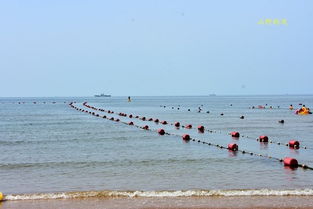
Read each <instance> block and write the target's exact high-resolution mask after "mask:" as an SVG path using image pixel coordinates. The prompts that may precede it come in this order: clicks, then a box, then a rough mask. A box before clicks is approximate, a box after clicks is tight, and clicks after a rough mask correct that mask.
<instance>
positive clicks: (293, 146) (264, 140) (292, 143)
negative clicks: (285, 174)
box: [83, 102, 312, 149]
mask: <svg viewBox="0 0 313 209" xmlns="http://www.w3.org/2000/svg"><path fill="white" fill-rule="evenodd" d="M83 106H85V107H87V108H89V109H92V110H95V111H101V112H107V113H109V114H117V115H119V116H124V117H127V114H126V113H115V112H114V111H112V110H108V111H106V110H104V109H101V108H97V107H94V106H91V105H89V104H88V103H87V102H84V103H83ZM128 117H129V118H132V117H135V118H136V119H140V120H142V121H146V120H147V121H154V122H156V123H161V124H163V125H172V126H175V127H176V128H180V127H182V128H186V129H194V130H198V131H199V132H200V133H204V132H205V131H206V132H208V133H218V134H223V132H222V131H217V130H210V129H205V128H204V126H202V125H199V126H198V127H193V126H192V124H187V125H181V124H180V123H179V122H175V123H169V122H167V121H166V120H159V119H153V118H149V119H148V118H147V117H145V116H143V117H140V116H138V115H137V116H133V115H132V114H129V115H128ZM233 133H234V132H231V133H227V135H231V136H232V137H233V138H239V137H241V138H243V139H250V140H253V141H259V142H262V143H270V144H276V145H279V146H286V147H289V148H291V149H300V148H303V149H312V148H308V147H307V146H300V142H299V141H297V140H294V139H292V140H290V141H289V142H288V143H284V142H279V141H274V140H269V137H268V136H259V137H257V138H255V137H250V136H247V135H241V134H240V133H239V132H236V134H235V135H234V134H233Z"/></svg>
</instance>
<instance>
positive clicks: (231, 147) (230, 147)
mask: <svg viewBox="0 0 313 209" xmlns="http://www.w3.org/2000/svg"><path fill="white" fill-rule="evenodd" d="M228 149H229V150H232V151H237V150H238V145H237V144H228Z"/></svg>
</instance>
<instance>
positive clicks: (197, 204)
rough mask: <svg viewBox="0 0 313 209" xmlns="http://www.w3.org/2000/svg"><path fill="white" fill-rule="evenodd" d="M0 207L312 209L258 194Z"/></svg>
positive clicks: (303, 199) (293, 199) (304, 201)
mask: <svg viewBox="0 0 313 209" xmlns="http://www.w3.org/2000/svg"><path fill="white" fill-rule="evenodd" d="M0 208H1V209H5V208H12V209H29V208H43V209H52V208H64V209H65V208H66V209H71V208H75V209H85V208H95V209H100V208H107V209H116V208H123V209H132V208H140V209H160V208H164V209H178V208H184V209H187V208H197V209H204V208H210V209H213V208H214V209H215V208H216V209H217V208H218V209H222V208H231V209H239V208H257V209H258V208H266V209H267V208H284V209H287V208H288V209H289V208H301V209H308V208H312V209H313V198H312V196H300V197H299V196H255V197H243V196H242V197H201V198H200V197H179V198H178V197H173V198H170V197H163V198H162V197H159V198H156V197H153V198H141V197H140V198H86V199H55V200H51V199H50V200H18V201H5V202H2V203H0Z"/></svg>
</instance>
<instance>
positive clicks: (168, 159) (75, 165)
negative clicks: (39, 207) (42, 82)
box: [0, 95, 313, 200]
mask: <svg viewBox="0 0 313 209" xmlns="http://www.w3.org/2000/svg"><path fill="white" fill-rule="evenodd" d="M84 102H87V103H85V104H88V105H89V106H92V107H95V108H96V110H94V109H91V108H88V107H86V106H84V105H83V103H84ZM70 104H72V105H74V106H75V107H77V109H81V110H88V111H91V112H95V115H92V114H89V113H87V112H83V111H79V110H76V109H75V108H72V107H71V106H70ZM291 104H292V105H293V107H294V110H290V109H289V106H290V105H291ZM259 105H261V106H262V107H264V108H259V107H258V106H259ZM302 105H305V106H306V107H311V108H313V96H312V95H275V96H268V95H262V96H219V95H217V96H166V97H165V96H162V97H161V96H160V97H157V96H155V97H152V96H151V97H148V96H145V97H143V96H142V97H139V96H138V97H135V96H134V97H131V102H128V100H127V97H115V96H112V97H99V98H95V97H51V98H50V97H34V98H30V97H28V98H0V149H1V151H0V153H1V154H0V192H2V193H3V194H4V195H5V199H6V200H25V199H49V198H51V199H54V198H75V197H94V196H96V197H99V196H104V197H105V196H112V197H115V196H125V197H140V196H143V197H185V196H254V195H313V170H311V169H304V168H302V167H298V168H290V167H288V166H284V164H283V163H282V162H280V161H279V160H277V159H284V158H285V157H291V158H295V159H296V160H297V161H298V163H299V164H300V165H302V164H305V165H307V166H309V167H313V137H312V136H313V115H297V114H295V110H296V109H297V108H300V107H302ZM253 107H254V108H253ZM99 109H103V110H105V111H108V110H110V111H113V112H114V113H107V112H103V111H99ZM199 110H200V111H199ZM118 113H125V114H127V116H126V117H124V116H120V115H118ZM96 114H99V117H97V116H96ZM129 114H132V115H133V116H134V117H133V118H129ZM103 115H106V116H107V118H111V117H114V119H116V118H118V119H120V121H119V122H117V121H112V120H109V119H105V118H103V117H102V116H103ZM135 116H138V117H139V118H136V117H135ZM241 116H244V119H241V118H240V117H241ZM142 117H146V120H142ZM149 118H152V119H153V120H154V119H156V118H157V119H159V120H160V121H164V120H165V121H167V122H168V124H166V125H163V124H161V123H155V122H154V121H148V119H149ZM280 120H284V123H279V121H280ZM130 121H132V122H133V123H134V124H135V125H133V126H132V125H128V123H129V122H130ZM175 122H179V123H180V127H175V126H174V125H173V124H174V123H175ZM187 124H192V126H193V127H194V128H193V129H186V128H184V127H182V126H185V125H187ZM144 125H148V127H149V128H148V129H149V130H144V129H142V128H141V127H143V126H144ZM199 125H202V126H204V128H205V131H204V132H203V133H201V132H199V131H197V129H196V127H197V126H199ZM160 128H162V129H164V130H165V132H166V133H168V134H165V135H159V134H158V132H157V130H158V129H160ZM233 131H236V132H239V133H240V135H241V137H239V138H233V137H231V136H230V135H229V133H230V132H233ZM183 134H189V135H190V137H191V138H192V139H195V140H190V141H185V140H182V137H181V136H182V135H183ZM262 135H266V136H268V138H269V142H268V143H264V142H260V141H259V140H257V139H258V138H259V136H262ZM198 140H200V142H198ZM290 140H297V141H299V142H300V148H299V149H292V148H290V147H289V146H286V144H288V142H289V141H290ZM202 142H205V143H202ZM231 143H235V144H237V145H238V146H239V150H241V151H230V150H227V149H224V147H227V146H228V144H231ZM215 145H218V146H215ZM221 147H222V148H221ZM242 150H244V151H245V152H244V153H243V152H242Z"/></svg>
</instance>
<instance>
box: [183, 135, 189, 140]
mask: <svg viewBox="0 0 313 209" xmlns="http://www.w3.org/2000/svg"><path fill="white" fill-rule="evenodd" d="M182 138H183V140H185V141H189V140H190V136H189V134H184V135H182Z"/></svg>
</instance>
